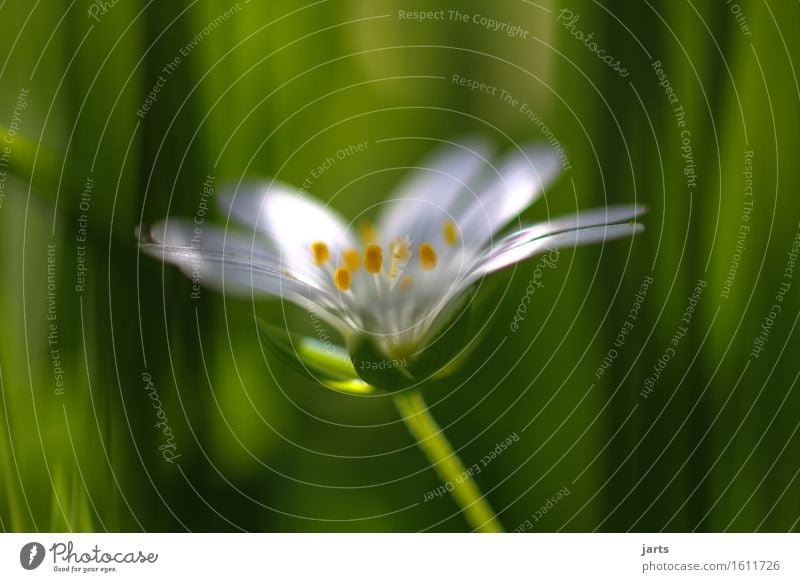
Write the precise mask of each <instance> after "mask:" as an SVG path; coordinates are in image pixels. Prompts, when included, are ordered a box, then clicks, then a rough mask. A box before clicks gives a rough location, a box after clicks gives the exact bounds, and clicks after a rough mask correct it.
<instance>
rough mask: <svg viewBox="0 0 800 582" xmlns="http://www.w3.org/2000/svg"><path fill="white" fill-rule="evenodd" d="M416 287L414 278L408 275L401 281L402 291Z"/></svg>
mask: <svg viewBox="0 0 800 582" xmlns="http://www.w3.org/2000/svg"><path fill="white" fill-rule="evenodd" d="M413 286H414V277H409V276H408V275H406V276H405V277H403V278H402V279H400V291H408V290H409V289H411V288H412V287H413Z"/></svg>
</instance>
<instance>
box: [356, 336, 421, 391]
mask: <svg viewBox="0 0 800 582" xmlns="http://www.w3.org/2000/svg"><path fill="white" fill-rule="evenodd" d="M348 346H349V348H350V355H351V356H352V359H351V363H352V364H353V366H354V369H355V371H356V373H357V374H358V375H359V376H360V377H361V379H362V380H364V382H366V383H367V384H371V385H372V386H376V387H378V388H380V389H382V390H387V391H390V392H391V391H395V390H400V389H402V388H406V387H408V386H411V385H412V384H414V383H415V380H414V376H413V375H411V374H410V373H409V371H408V367H409V359H408V358H407V357H397V358H389V357H388V356H387V355H386V354H384V353H383V351H381V350H380V349H379V348H378V347H377V346H376V345H375V342H374V341H373V340H372V338H371V337H370V336H368V335H360V336H357V337H355V338H353V339H352V340H351V342H350V343H349V344H348Z"/></svg>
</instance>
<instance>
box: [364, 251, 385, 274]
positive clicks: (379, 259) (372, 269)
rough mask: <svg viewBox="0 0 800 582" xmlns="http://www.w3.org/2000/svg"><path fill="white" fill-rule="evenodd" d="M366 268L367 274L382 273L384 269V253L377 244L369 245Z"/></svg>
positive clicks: (365, 257)
mask: <svg viewBox="0 0 800 582" xmlns="http://www.w3.org/2000/svg"><path fill="white" fill-rule="evenodd" d="M364 268H365V269H366V270H367V273H373V274H374V273H380V272H381V268H383V251H382V250H381V247H380V246H379V245H376V244H368V245H367V251H366V252H365V253H364Z"/></svg>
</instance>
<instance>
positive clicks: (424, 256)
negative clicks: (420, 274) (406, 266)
mask: <svg viewBox="0 0 800 582" xmlns="http://www.w3.org/2000/svg"><path fill="white" fill-rule="evenodd" d="M419 264H420V265H422V268H423V269H425V270H426V271H430V270H431V269H433V268H435V267H436V251H435V250H434V248H433V247H432V246H431V245H430V244H429V243H422V244H421V245H419Z"/></svg>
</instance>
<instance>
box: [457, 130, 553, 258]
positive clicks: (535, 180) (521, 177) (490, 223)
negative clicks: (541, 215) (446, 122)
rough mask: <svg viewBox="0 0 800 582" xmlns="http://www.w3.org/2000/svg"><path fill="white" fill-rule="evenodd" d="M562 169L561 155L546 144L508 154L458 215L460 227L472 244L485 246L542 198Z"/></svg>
mask: <svg viewBox="0 0 800 582" xmlns="http://www.w3.org/2000/svg"><path fill="white" fill-rule="evenodd" d="M560 169H561V167H560V163H559V159H558V156H557V155H556V153H555V152H554V151H553V150H552V149H551V148H549V147H546V146H541V145H535V146H527V147H526V148H524V149H523V151H522V152H519V151H515V152H513V153H512V154H509V155H508V156H507V157H506V158H505V160H504V161H503V163H502V164H501V165H500V166H499V167H498V168H497V172H496V174H495V175H494V176H492V177H491V179H490V180H489V181H488V183H487V184H486V185H485V186H484V187H483V188H482V189H481V190H480V191H479V193H478V198H477V199H476V200H475V201H474V202H473V203H472V205H471V206H470V207H469V208H468V209H466V211H465V212H464V213H463V215H462V216H461V217H459V219H458V227H459V229H460V230H461V231H462V232H464V237H465V240H466V241H467V242H468V243H469V244H470V245H476V246H481V245H484V244H485V243H486V242H487V241H489V240H490V239H491V238H492V236H493V235H494V234H495V233H496V232H498V231H499V230H501V229H502V228H503V227H504V226H505V225H506V224H508V223H509V221H511V220H512V219H513V218H514V217H516V216H517V215H519V214H520V213H521V212H522V211H523V210H525V209H526V208H527V207H528V206H530V205H531V204H533V203H534V202H535V201H536V200H537V199H538V198H540V197H541V195H542V194H543V192H544V189H545V188H546V187H547V186H548V185H549V184H550V183H551V182H552V181H553V180H554V179H555V178H556V177H557V176H558V174H559V173H560Z"/></svg>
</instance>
